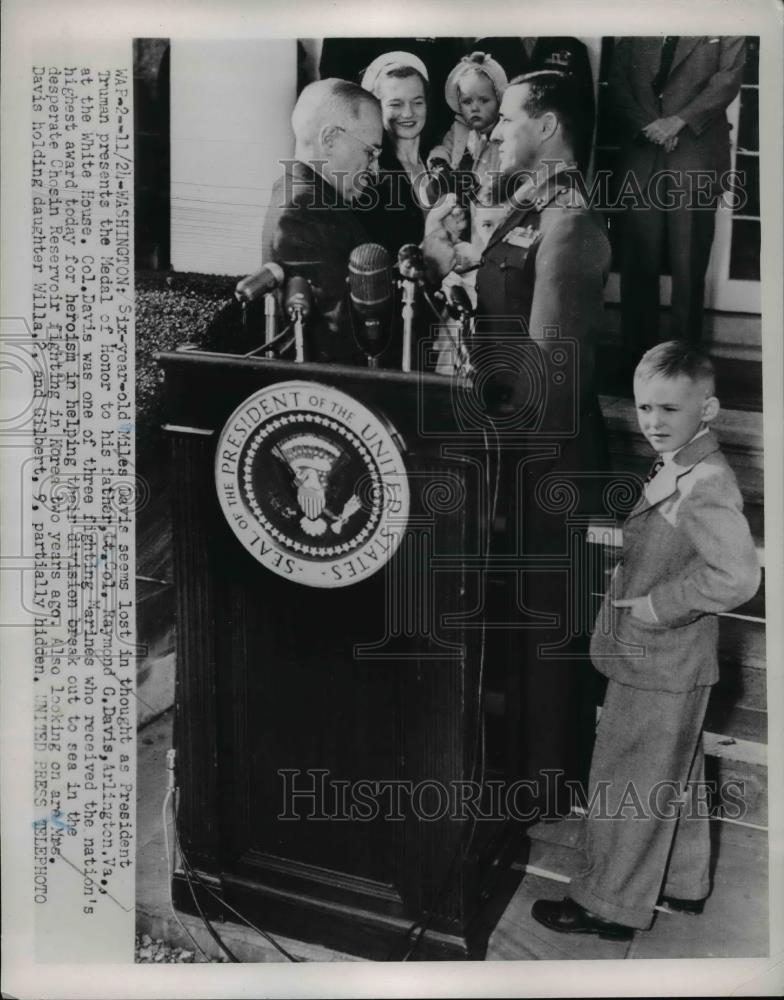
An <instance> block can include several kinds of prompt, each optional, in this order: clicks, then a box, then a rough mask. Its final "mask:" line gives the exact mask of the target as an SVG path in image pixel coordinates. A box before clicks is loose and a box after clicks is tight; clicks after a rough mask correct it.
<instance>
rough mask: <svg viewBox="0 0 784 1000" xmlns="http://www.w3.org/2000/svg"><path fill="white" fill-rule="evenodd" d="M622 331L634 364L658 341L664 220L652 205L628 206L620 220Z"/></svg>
mask: <svg viewBox="0 0 784 1000" xmlns="http://www.w3.org/2000/svg"><path fill="white" fill-rule="evenodd" d="M621 223H622V230H621V328H622V333H623V347H624V351H625V352H626V353H627V355H628V356H629V357H630V359H631V360H632V361H634V362H635V363H636V362H637V361H638V360H639V358H640V356H641V355H642V354H643V353H644V352H645V351H646V350H648V348H649V347H653V346H654V345H655V344H656V343H658V341H659V313H660V306H659V272H660V270H661V266H660V265H661V258H662V248H663V245H664V225H665V217H664V213H663V212H662V211H661V209H660V208H658V207H656V206H655V205H653V204H650V203H648V204H640V205H637V204H634V205H630V207H628V208H627V209H626V211H625V213H624V215H623V219H622V220H621Z"/></svg>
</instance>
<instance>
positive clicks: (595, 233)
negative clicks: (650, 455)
mask: <svg viewBox="0 0 784 1000" xmlns="http://www.w3.org/2000/svg"><path fill="white" fill-rule="evenodd" d="M609 267H610V244H609V241H608V238H607V234H606V229H605V225H604V221H603V219H602V218H601V217H600V216H599V215H598V214H597V213H595V212H594V211H592V210H591V209H590V208H588V207H587V205H586V203H585V200H584V197H583V196H582V195H581V194H580V191H579V190H578V189H577V188H576V187H575V178H574V175H573V174H572V173H571V172H570V171H566V170H564V171H561V172H559V173H557V174H555V175H554V176H551V177H550V178H549V179H548V180H547V181H546V182H544V183H543V184H542V185H541V186H540V187H539V188H538V189H537V190H536V191H534V192H533V194H532V195H531V196H530V198H528V199H526V200H525V201H524V202H522V203H521V204H520V206H519V207H517V208H514V209H513V210H512V211H511V212H510V214H509V215H508V216H507V217H506V218H505V219H504V221H503V222H502V223H501V224H500V225H499V226H498V228H497V229H496V230H495V231H494V232H493V234H492V235H491V237H490V239H489V241H488V243H487V246H486V247H485V250H484V252H483V254H482V258H481V265H480V268H479V271H478V273H477V282H476V290H477V331H478V336H480V337H484V336H489V337H491V338H492V337H496V338H497V340H498V344H499V352H500V353H499V358H502V357H503V356H504V346H503V345H504V344H505V343H506V344H510V342H512V341H514V339H515V338H516V337H525V338H530V340H532V341H534V342H535V343H536V346H537V349H538V355H539V358H538V361H539V362H540V367H541V370H542V372H543V374H544V382H543V384H544V385H545V387H546V389H545V392H544V400H543V405H542V406H541V407H539V411H538V413H537V414H536V416H535V418H534V420H535V422H537V424H538V425H537V427H536V430H537V432H541V434H542V435H546V436H548V438H549V439H550V440H552V441H554V442H555V443H556V444H557V450H558V455H557V456H555V457H554V458H553V459H552V461H551V463H550V470H551V471H552V470H553V469H559V470H565V471H572V472H581V471H589V472H594V471H596V472H599V471H600V470H602V469H603V468H605V467H606V453H605V444H604V425H603V421H602V417H601V412H600V410H599V405H598V401H597V398H596V391H595V386H594V338H595V335H596V333H597V332H598V330H599V329H600V327H601V323H602V315H603V308H604V302H603V296H604V284H605V280H606V277H607V273H608V271H609ZM510 364H512V365H514V364H515V362H514V360H512V361H510ZM520 392H521V393H522V394H523V395H525V394H529V395H531V396H532V398H533V396H534V395H535V393H536V388H535V386H532V385H530V384H528V383H527V382H526V380H525V378H523V379H521V382H520ZM536 464H537V466H538V467H539V471H540V473H541V472H543V471H546V470H545V467H544V466H543V463H541V462H537V463H536ZM545 464H546V463H545ZM578 487H579V489H580V492H581V494H582V499H583V500H584V501H585V502H586V503H588V504H589V506H590V507H591V509H597V504H596V503H595V502H594V501H593V500H590V499H589V498H588V496H587V493H589V492H590V489H589V484H588V483H587V480H585V479H583V481H582V482H581V483H579V484H578ZM586 491H587V492H586Z"/></svg>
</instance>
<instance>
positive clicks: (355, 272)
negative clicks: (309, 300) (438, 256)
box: [348, 243, 392, 368]
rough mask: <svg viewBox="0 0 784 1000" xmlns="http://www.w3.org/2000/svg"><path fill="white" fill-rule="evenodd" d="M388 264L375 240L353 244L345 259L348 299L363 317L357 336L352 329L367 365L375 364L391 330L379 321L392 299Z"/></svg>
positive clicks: (389, 264) (382, 319) (386, 311)
mask: <svg viewBox="0 0 784 1000" xmlns="http://www.w3.org/2000/svg"><path fill="white" fill-rule="evenodd" d="M390 267H391V261H390V259H389V254H388V253H387V252H386V250H385V249H384V247H382V246H380V245H379V244H378V243H361V244H360V245H359V246H358V247H354V249H353V250H352V251H351V255H350V256H349V259H348V294H349V299H350V300H351V305H352V306H353V307H354V310H355V312H356V313H357V314H358V315H359V316H360V317H361V318H362V330H361V332H360V336H357V331H356V329H355V331H354V339H355V340H356V341H357V343H359V346H360V347H361V348H362V350H363V351H364V352H365V354H366V355H367V359H368V367H369V368H375V367H377V365H378V356H379V354H381V352H382V351H383V350H384V348H385V347H386V342H385V341H386V340H388V339H389V334H390V332H391V331H390V330H389V327H388V324H382V321H384V320H387V319H388V311H389V306H390V303H391V302H392V282H391V277H390ZM384 325H386V326H387V329H386V331H385V330H384V328H383V326H384ZM385 334H386V337H385Z"/></svg>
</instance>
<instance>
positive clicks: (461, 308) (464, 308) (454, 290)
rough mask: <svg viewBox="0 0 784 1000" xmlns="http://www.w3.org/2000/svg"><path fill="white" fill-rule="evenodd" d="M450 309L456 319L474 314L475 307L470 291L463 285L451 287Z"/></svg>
mask: <svg viewBox="0 0 784 1000" xmlns="http://www.w3.org/2000/svg"><path fill="white" fill-rule="evenodd" d="M449 311H450V313H452V315H453V316H454V317H455V318H456V319H463V320H464V319H466V318H467V317H469V316H473V313H474V309H473V306H472V305H471V299H470V298H469V297H468V292H467V291H466V290H465V288H463V287H462V285H452V287H451V288H450V289H449Z"/></svg>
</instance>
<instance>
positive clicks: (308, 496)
mask: <svg viewBox="0 0 784 1000" xmlns="http://www.w3.org/2000/svg"><path fill="white" fill-rule="evenodd" d="M271 452H272V454H273V455H274V456H275V458H276V459H277V460H278V461H279V462H280V463H281V464H282V465H283V466H284V468H285V469H286V470H287V471H288V473H289V474H290V476H291V483H292V487H293V489H294V490H295V491H296V493H295V496H296V500H297V504H298V506H299V509H300V511H301V512H302V517H301V518H300V522H299V523H300V527H301V528H302V530H303V531H304V532H305V534H307V535H310V536H311V537H313V538H316V537H318V536H320V535H323V534H324V533H325V532H326V531H327V530H328V529H331V530H332V531H333V532H334V534H336V535H339V534H340V532H341V531H342V530H343V527H344V525H345V524H346V522H347V521H348V519H349V518H350V517H351V515H352V514H354V513H356V511H357V510H359V508H360V500H359V497H358V496H357V495H356V494H354V493H352V495H351V496H350V497H349V498H348V500H347V501H346V502H345V504H344V505H343V507H342V509H341V510H340V511H339V512H336V511H333V510H331V509H330V508H329V506H328V504H327V493H328V491H329V490H330V487H331V486H334V485H335V478H336V476H337V474H338V472H339V470H340V468H341V467H342V466H343V465H345V464H346V462H348V460H349V459H348V456H347V455H346V453H345V452H344V451H343V449H342V448H340V447H338V445H336V444H335V443H334V442H332V441H328V440H326V439H325V438H323V437H320V436H318V435H316V434H308V433H305V434H295V435H293V436H291V437H289V438H286V439H285V440H283V441H280V442H279V443H278V444H276V445H275V446H274V447H273V448H272V449H271Z"/></svg>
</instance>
